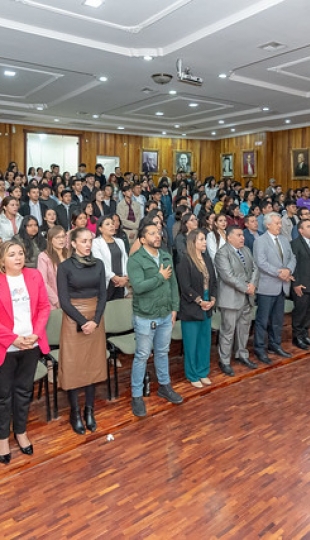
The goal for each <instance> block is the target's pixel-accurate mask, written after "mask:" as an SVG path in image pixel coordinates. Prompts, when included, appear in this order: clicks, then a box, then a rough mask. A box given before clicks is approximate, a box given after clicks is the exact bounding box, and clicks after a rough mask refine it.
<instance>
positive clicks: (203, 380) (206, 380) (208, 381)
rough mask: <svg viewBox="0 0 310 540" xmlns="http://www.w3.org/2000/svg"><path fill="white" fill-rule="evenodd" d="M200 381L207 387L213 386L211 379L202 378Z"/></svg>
mask: <svg viewBox="0 0 310 540" xmlns="http://www.w3.org/2000/svg"><path fill="white" fill-rule="evenodd" d="M200 380H201V382H202V384H205V385H206V386H210V384H212V382H211V381H210V379H209V377H202V378H201V379H200Z"/></svg>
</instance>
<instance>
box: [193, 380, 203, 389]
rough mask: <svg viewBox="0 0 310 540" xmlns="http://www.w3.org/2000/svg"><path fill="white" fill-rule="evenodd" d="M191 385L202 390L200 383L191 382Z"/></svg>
mask: <svg viewBox="0 0 310 540" xmlns="http://www.w3.org/2000/svg"><path fill="white" fill-rule="evenodd" d="M191 385H192V386H194V387H195V388H203V384H202V382H201V381H191Z"/></svg>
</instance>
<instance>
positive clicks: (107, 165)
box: [96, 156, 119, 180]
mask: <svg viewBox="0 0 310 540" xmlns="http://www.w3.org/2000/svg"><path fill="white" fill-rule="evenodd" d="M96 163H101V165H102V166H103V167H104V174H105V177H106V179H107V180H108V178H109V176H110V174H111V173H114V172H115V167H119V157H118V156H96Z"/></svg>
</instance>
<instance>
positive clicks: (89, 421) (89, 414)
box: [84, 406, 97, 432]
mask: <svg viewBox="0 0 310 540" xmlns="http://www.w3.org/2000/svg"><path fill="white" fill-rule="evenodd" d="M84 420H85V423H86V427H87V429H89V431H92V432H94V431H96V429H97V424H96V420H95V417H94V408H93V407H89V406H88V407H87V406H86V407H85V409H84Z"/></svg>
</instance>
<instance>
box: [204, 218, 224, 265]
mask: <svg viewBox="0 0 310 540" xmlns="http://www.w3.org/2000/svg"><path fill="white" fill-rule="evenodd" d="M226 226H227V220H226V216H225V215H224V214H218V215H217V216H215V218H214V222H213V225H212V231H211V232H209V234H208V236H207V249H208V252H209V255H210V257H211V259H212V261H213V262H214V257H215V254H216V252H217V251H218V250H219V249H220V248H221V247H222V246H224V244H225V243H226Z"/></svg>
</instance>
